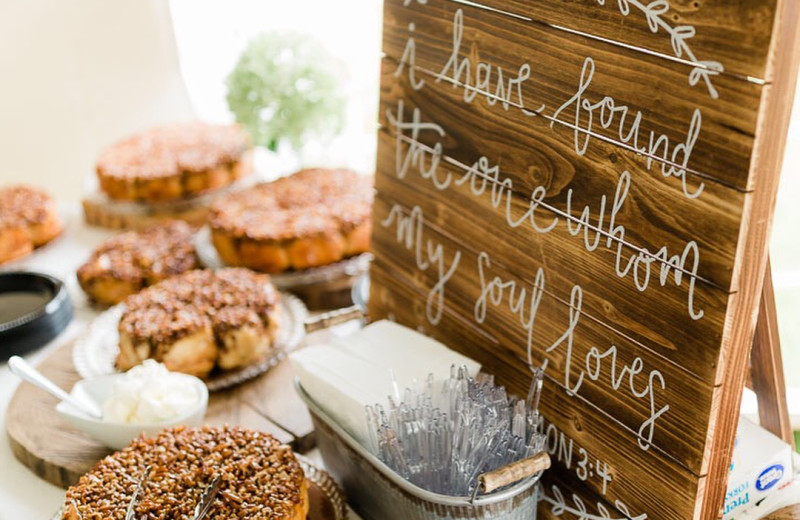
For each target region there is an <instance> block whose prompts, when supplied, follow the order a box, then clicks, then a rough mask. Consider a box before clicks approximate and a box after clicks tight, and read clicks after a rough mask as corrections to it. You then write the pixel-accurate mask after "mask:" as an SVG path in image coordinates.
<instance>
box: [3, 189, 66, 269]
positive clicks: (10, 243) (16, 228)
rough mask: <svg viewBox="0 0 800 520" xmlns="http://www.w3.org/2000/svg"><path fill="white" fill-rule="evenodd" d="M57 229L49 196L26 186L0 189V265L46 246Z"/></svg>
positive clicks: (59, 227)
mask: <svg viewBox="0 0 800 520" xmlns="http://www.w3.org/2000/svg"><path fill="white" fill-rule="evenodd" d="M61 229H62V226H61V218H60V217H59V215H58V208H57V207H56V203H55V201H54V200H53V199H52V198H51V197H50V195H48V194H47V193H45V192H44V191H42V190H39V189H36V188H32V187H30V186H10V187H6V188H0V264H2V263H3V262H8V261H11V260H14V259H17V258H20V257H22V256H25V255H26V254H28V253H30V252H31V251H33V250H34V249H35V248H37V247H39V246H42V245H44V244H46V243H47V242H50V241H51V240H53V239H54V238H56V237H57V236H58V235H59V234H61Z"/></svg>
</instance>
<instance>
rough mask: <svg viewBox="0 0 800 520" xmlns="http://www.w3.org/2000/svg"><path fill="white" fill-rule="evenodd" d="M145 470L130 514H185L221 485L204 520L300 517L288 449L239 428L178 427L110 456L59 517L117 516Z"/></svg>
mask: <svg viewBox="0 0 800 520" xmlns="http://www.w3.org/2000/svg"><path fill="white" fill-rule="evenodd" d="M148 466H149V467H150V470H149V473H148V478H147V479H145V480H144V483H143V486H142V492H141V494H140V495H139V496H138V497H137V500H136V504H135V506H134V515H133V517H134V518H137V519H139V518H142V519H144V518H147V519H148V520H174V519H179V518H186V519H188V518H192V517H193V515H194V509H195V507H196V506H197V504H198V503H199V502H200V500H201V499H202V496H203V493H204V491H205V490H206V488H207V487H208V485H209V484H210V483H211V482H212V481H213V480H214V478H215V477H217V476H219V477H220V479H221V482H222V484H221V486H220V489H219V492H218V493H217V495H216V497H215V498H214V500H213V501H212V503H211V508H210V510H209V511H208V514H207V515H206V518H209V519H211V518H216V519H233V518H236V519H238V520H267V519H270V520H304V519H305V518H306V516H307V514H308V509H309V498H308V484H307V482H306V479H305V475H304V474H303V469H302V467H301V466H300V463H299V462H298V461H297V458H296V457H295V455H294V453H293V452H292V450H291V448H290V447H288V446H285V445H282V444H281V443H280V442H278V441H277V440H276V439H275V438H274V437H272V436H271V435H269V434H266V433H261V432H257V431H253V430H248V429H245V428H241V427H227V426H226V427H221V428H213V427H208V426H205V427H202V428H192V429H189V428H184V427H177V428H172V429H168V430H165V431H164V432H162V433H161V434H160V435H158V436H156V437H153V438H144V437H141V438H139V439H137V440H135V441H133V442H132V443H131V445H130V446H128V447H127V448H125V449H123V450H122V451H119V452H117V453H114V454H113V455H109V456H108V457H106V458H104V459H103V460H101V461H100V462H98V463H97V465H95V467H94V468H93V469H92V470H91V471H90V472H89V473H87V474H85V475H83V476H82V477H81V478H80V480H79V481H78V483H77V484H75V485H74V486H72V487H70V488H69V489H68V490H67V495H66V498H65V502H64V508H63V513H62V516H61V518H62V520H90V519H98V520H100V519H102V520H124V518H125V513H126V510H127V508H128V504H129V503H130V502H131V498H132V496H133V493H134V491H135V489H136V487H137V485H138V483H139V482H140V480H141V478H142V476H143V475H144V473H145V469H146V468H147V467H148Z"/></svg>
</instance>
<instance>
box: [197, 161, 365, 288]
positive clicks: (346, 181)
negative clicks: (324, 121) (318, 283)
mask: <svg viewBox="0 0 800 520" xmlns="http://www.w3.org/2000/svg"><path fill="white" fill-rule="evenodd" d="M372 191H373V190H372V179H371V178H370V177H365V176H362V175H358V174H357V173H355V172H352V171H350V170H330V169H311V170H302V171H300V172H297V173H295V174H294V175H291V176H289V177H284V178H281V179H278V180H276V181H274V182H270V183H263V184H258V185H256V186H254V187H252V188H249V189H246V190H242V191H239V192H236V193H232V194H231V195H228V196H225V197H223V198H221V199H220V200H219V201H217V202H216V203H214V204H213V205H212V207H211V211H210V212H209V227H210V228H211V239H212V242H213V243H214V247H215V248H216V249H217V252H218V253H219V255H220V258H221V259H222V261H223V262H225V263H226V264H227V265H231V266H244V267H249V268H250V269H255V270H257V271H262V272H267V273H280V272H284V271H289V270H301V269H307V268H310V267H317V266H322V265H328V264H331V263H334V262H338V261H340V260H342V259H344V258H347V257H350V256H354V255H357V254H359V253H363V252H366V251H368V250H369V243H370V230H371V220H370V214H371V211H372Z"/></svg>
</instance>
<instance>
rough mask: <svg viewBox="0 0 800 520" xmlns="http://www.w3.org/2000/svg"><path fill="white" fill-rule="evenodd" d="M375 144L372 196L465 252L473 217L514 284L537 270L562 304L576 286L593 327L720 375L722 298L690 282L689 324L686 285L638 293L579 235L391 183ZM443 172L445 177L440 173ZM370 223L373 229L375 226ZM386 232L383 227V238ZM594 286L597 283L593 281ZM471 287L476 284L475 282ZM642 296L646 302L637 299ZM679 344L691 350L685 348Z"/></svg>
mask: <svg viewBox="0 0 800 520" xmlns="http://www.w3.org/2000/svg"><path fill="white" fill-rule="evenodd" d="M378 146H379V148H378V150H379V154H378V165H379V166H378V174H377V176H376V187H377V188H378V193H379V195H378V196H379V198H380V197H391V198H392V199H393V200H395V201H402V202H405V203H406V207H408V208H410V207H411V206H412V205H416V206H419V207H420V208H421V209H422V210H423V212H424V214H425V215H426V216H427V218H428V220H429V221H430V222H432V223H434V224H435V225H437V226H438V228H439V229H442V230H449V232H447V233H448V234H449V236H450V238H451V239H452V240H453V241H455V242H458V243H461V244H467V245H468V246H470V245H473V244H475V242H474V241H471V240H469V238H468V237H471V236H472V234H473V233H474V232H475V231H474V230H475V222H476V218H475V213H477V214H479V215H480V226H481V228H482V229H487V230H491V234H492V236H494V237H496V238H497V240H486V241H481V242H479V244H480V246H481V247H480V248H479V249H480V250H482V251H486V252H488V253H489V254H490V255H491V257H492V258H494V259H495V262H500V263H501V265H502V266H503V267H504V268H506V269H507V270H510V271H512V272H513V273H514V274H515V276H517V277H518V278H519V279H520V280H521V281H523V282H525V283H526V284H527V285H529V286H533V284H534V281H535V271H536V269H537V268H538V267H544V268H546V270H547V273H546V285H545V291H546V292H547V293H548V294H550V295H552V296H553V297H554V298H556V299H557V300H559V301H561V302H563V304H564V305H568V304H569V302H570V294H571V291H572V288H573V287H574V286H575V285H580V286H581V287H583V288H585V290H584V299H583V312H585V314H586V316H587V317H590V318H592V319H593V320H594V321H595V322H596V323H597V328H598V329H602V328H611V329H613V330H615V331H617V332H619V333H620V335H622V336H625V337H626V338H629V339H631V340H632V341H633V342H635V343H637V344H639V345H641V346H643V347H645V348H648V349H650V350H652V351H653V352H655V353H656V354H658V355H659V356H662V357H663V358H664V359H665V360H669V361H670V362H672V363H675V364H677V365H678V366H681V367H683V368H685V369H686V370H687V371H688V372H690V373H691V374H694V375H696V376H697V377H698V378H699V379H701V380H702V381H704V382H707V383H709V384H712V385H713V384H716V383H717V382H718V381H719V380H720V379H721V378H722V377H723V375H722V373H721V372H720V370H719V364H718V355H719V348H720V347H719V345H720V340H721V338H722V334H723V331H724V309H725V304H726V302H727V298H728V295H727V294H726V293H724V292H722V291H721V290H717V289H714V288H712V287H709V286H707V285H703V284H697V285H696V286H695V294H694V301H695V305H696V307H697V308H698V309H702V310H703V312H704V316H703V318H702V319H700V320H691V319H689V316H688V314H687V310H686V301H687V294H688V292H687V286H686V282H685V281H684V282H683V283H682V284H681V286H676V285H675V284H674V283H668V284H666V285H664V286H663V287H662V286H661V285H660V284H658V283H656V282H655V278H653V284H652V285H651V286H649V287H648V288H647V289H646V291H645V292H644V293H641V292H639V291H638V290H637V289H636V287H635V286H634V283H633V281H632V280H631V279H629V278H619V277H618V276H617V275H616V274H615V272H614V265H613V264H614V261H613V258H614V257H613V255H614V251H615V250H616V248H615V247H611V248H609V247H606V246H605V244H603V243H601V244H600V246H599V247H598V249H597V250H596V251H594V252H593V253H588V252H586V250H585V248H584V246H583V240H582V237H578V238H577V239H576V238H575V237H573V236H571V235H570V234H569V233H568V231H567V230H566V228H565V226H564V225H563V224H562V225H557V226H556V227H555V228H554V229H553V230H552V231H551V232H550V233H547V234H539V233H536V232H535V231H534V230H531V229H528V228H527V227H520V228H517V229H510V228H509V227H508V226H507V225H506V222H505V219H504V217H502V216H500V215H498V214H497V211H496V210H495V209H494V208H493V207H492V205H491V202H490V201H489V200H488V199H487V198H486V197H482V198H477V199H476V198H474V197H472V196H471V195H470V194H469V192H468V188H466V187H458V186H453V187H452V188H450V189H448V190H447V191H446V192H441V191H438V190H436V189H434V188H432V187H431V185H430V183H429V182H427V181H425V180H424V179H421V178H420V177H419V176H415V175H412V174H409V175H408V176H407V177H406V178H405V179H403V180H402V181H401V180H398V179H397V176H396V175H395V174H394V173H393V159H394V156H393V154H392V153H391V148H392V147H393V146H394V145H393V143H392V140H391V139H390V138H388V137H387V136H385V135H380V136H379V145H378ZM442 168H443V171H448V168H447V167H442ZM387 169H388V170H387ZM384 172H388V173H384ZM453 173H456V172H454V171H453ZM464 207H469V208H472V210H473V212H469V213H467V212H464V211H463V210H462V209H461V208H464ZM375 225H376V226H377V225H380V223H379V222H378V221H376V223H375ZM392 231H393V230H391V229H389V230H388V232H389V234H391V233H392ZM377 239H378V238H377V237H376V240H377ZM473 247H474V246H473ZM559 258H581V261H580V262H559V263H556V264H554V263H553V262H554V259H559ZM522 259H524V260H525V261H524V262H523V261H522ZM556 267H557V268H556ZM598 280H603V283H601V284H600V283H597V281H598ZM474 283H475V284H477V280H475V281H474ZM643 295H644V296H646V297H647V298H642V296H643ZM642 314H646V315H647V316H648V319H647V320H646V321H642V320H641V315H642ZM554 318H557V317H556V316H553V315H552V314H551V315H549V316H547V315H545V316H543V317H542V319H543V320H548V319H554ZM686 345H692V346H693V347H694V348H686Z"/></svg>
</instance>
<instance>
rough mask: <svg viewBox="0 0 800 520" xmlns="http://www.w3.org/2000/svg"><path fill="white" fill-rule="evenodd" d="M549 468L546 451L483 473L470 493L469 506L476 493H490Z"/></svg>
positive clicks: (548, 457)
mask: <svg viewBox="0 0 800 520" xmlns="http://www.w3.org/2000/svg"><path fill="white" fill-rule="evenodd" d="M549 467H550V455H549V454H548V453H547V452H546V451H542V452H540V453H537V454H536V455H533V456H531V457H528V458H525V459H521V460H518V461H516V462H512V463H511V464H509V465H507V466H503V467H502V468H498V469H496V470H494V471H490V472H488V473H483V474H481V475H479V476H478V485H477V486H475V491H473V492H472V497H471V498H470V504H472V503H474V502H475V498H477V496H478V493H481V492H482V493H491V492H492V491H494V490H495V489H499V488H501V487H504V486H508V485H509V484H514V483H515V482H519V481H520V480H522V479H525V478H528V477H532V476H533V475H535V474H537V473H539V472H541V471H544V470H546V469H547V468H549Z"/></svg>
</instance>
